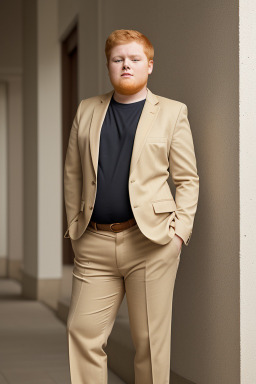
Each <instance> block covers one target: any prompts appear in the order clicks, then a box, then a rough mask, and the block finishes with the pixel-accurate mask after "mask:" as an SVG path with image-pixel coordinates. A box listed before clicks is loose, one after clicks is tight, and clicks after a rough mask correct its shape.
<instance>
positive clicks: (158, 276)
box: [67, 224, 181, 384]
mask: <svg viewBox="0 0 256 384" xmlns="http://www.w3.org/2000/svg"><path fill="white" fill-rule="evenodd" d="M71 242H72V247H73V250H74V253H75V259H74V269H73V285H72V297H71V303H70V309H69V315H68V320H67V336H68V347H69V363H70V374H71V381H72V384H107V382H108V380H107V355H106V353H105V351H104V349H103V348H104V347H105V346H106V345H107V339H108V337H109V335H110V333H111V330H112V328H113V325H114V322H115V318H116V314H117V312H118V309H119V307H120V305H121V302H122V300H123V297H124V294H125V293H126V297H127V304H128V311H129V322H130V330H131V335H132V340H133V343H134V348H135V351H136V353H135V358H134V371H135V383H136V384H151V383H152V384H169V377H170V357H171V321H172V298H173V289H174V283H175V278H176V273H177V270H178V266H179V262H180V253H181V252H180V251H179V249H178V246H177V244H176V243H174V242H172V240H171V241H170V242H169V243H168V244H165V245H159V244H156V243H153V242H152V241H151V240H149V239H148V238H146V237H145V236H144V235H143V234H142V232H141V231H140V229H139V227H138V225H137V224H136V225H134V226H133V227H130V228H128V229H126V230H124V231H122V232H119V233H114V232H109V231H103V230H96V229H93V228H91V227H87V229H86V231H85V232H84V234H83V235H82V236H81V238H80V239H78V240H71Z"/></svg>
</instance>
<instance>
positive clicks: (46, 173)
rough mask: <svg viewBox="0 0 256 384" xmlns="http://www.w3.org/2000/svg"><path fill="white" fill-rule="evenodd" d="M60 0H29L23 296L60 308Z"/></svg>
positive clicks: (26, 9)
mask: <svg viewBox="0 0 256 384" xmlns="http://www.w3.org/2000/svg"><path fill="white" fill-rule="evenodd" d="M57 11H58V2H57V0H53V1H52V0H38V1H37V2H34V1H32V0H26V1H25V2H24V35H25V44H24V73H25V76H24V84H25V89H24V147H25V156H24V173H25V186H24V210H25V220H24V231H25V237H24V238H25V247H24V250H25V251H24V274H23V294H24V295H25V296H26V297H30V298H33V299H34V298H37V299H39V300H41V301H44V302H45V303H47V304H48V305H50V306H52V307H53V308H56V305H57V300H58V297H59V289H60V279H61V276H62V173H63V172H62V161H61V159H62V146H61V143H62V140H61V112H60V105H61V102H60V101H61V92H60V84H61V83H60V82H61V73H60V68H61V66H60V60H61V55H60V47H59V41H58V17H57V15H58V12H57Z"/></svg>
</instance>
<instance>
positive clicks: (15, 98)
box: [0, 0, 23, 279]
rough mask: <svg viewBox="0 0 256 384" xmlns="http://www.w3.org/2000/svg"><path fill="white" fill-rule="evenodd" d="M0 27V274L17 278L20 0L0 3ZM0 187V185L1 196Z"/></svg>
mask: <svg viewBox="0 0 256 384" xmlns="http://www.w3.org/2000/svg"><path fill="white" fill-rule="evenodd" d="M0 25H1V29H0V32H1V33H0V47H1V54H0V81H1V82H3V83H4V84H5V87H6V100H5V102H6V142H5V149H4V150H5V155H6V162H7V163H6V183H7V185H6V187H7V195H8V198H7V202H6V207H5V209H6V215H7V217H6V220H5V223H3V216H2V212H3V210H2V209H1V220H2V225H4V228H3V227H2V225H1V235H0V236H1V238H2V237H3V236H4V237H5V238H6V244H5V248H6V257H7V263H6V264H5V263H3V262H1V260H0V274H1V275H3V276H10V277H13V278H17V279H20V266H21V264H22V259H23V141H22V138H23V126H22V50H23V28H22V0H12V1H7V0H4V1H1V2H0ZM1 145H3V143H1ZM3 188H5V186H4V185H3V184H2V183H1V193H2V191H3V190H2V189H3ZM3 214H4V212H3ZM4 233H5V234H4ZM2 244H3V243H2ZM2 261H3V260H2Z"/></svg>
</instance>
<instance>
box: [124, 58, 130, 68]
mask: <svg viewBox="0 0 256 384" xmlns="http://www.w3.org/2000/svg"><path fill="white" fill-rule="evenodd" d="M124 68H129V60H128V59H127V58H126V59H124V64H123V69H124Z"/></svg>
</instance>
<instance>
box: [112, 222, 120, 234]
mask: <svg viewBox="0 0 256 384" xmlns="http://www.w3.org/2000/svg"><path fill="white" fill-rule="evenodd" d="M115 224H120V223H112V224H110V229H111V231H112V232H115V233H118V232H120V231H115V230H114V229H112V225H115Z"/></svg>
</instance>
